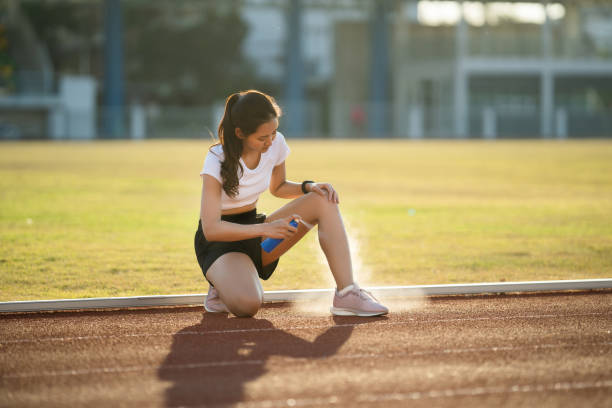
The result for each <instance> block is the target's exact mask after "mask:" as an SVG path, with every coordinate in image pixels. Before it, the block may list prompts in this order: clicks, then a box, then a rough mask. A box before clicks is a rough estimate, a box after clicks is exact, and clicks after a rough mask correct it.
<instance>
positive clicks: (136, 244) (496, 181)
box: [0, 140, 612, 301]
mask: <svg viewBox="0 0 612 408" xmlns="http://www.w3.org/2000/svg"><path fill="white" fill-rule="evenodd" d="M209 144H210V143H209V142H208V141H146V142H131V141H117V142H111V141H100V142H91V143H64V142H62V143H51V142H48V143H44V142H41V143H2V144H0V243H1V247H0V270H1V272H0V300H2V301H7V300H27V299H51V298H80V297H98V296H132V295H154V294H176V293H203V292H205V291H206V290H207V284H206V282H205V280H204V279H203V277H202V274H201V272H200V270H199V267H198V265H197V262H196V259H195V255H194V252H193V234H194V231H195V227H196V223H197V219H198V214H199V201H200V189H201V181H200V177H199V171H200V168H201V165H202V162H203V159H204V156H205V153H206V151H207V148H208V145H209ZM289 144H290V146H291V148H292V154H291V155H290V156H289V159H288V160H287V175H288V178H289V179H290V180H294V181H301V180H304V179H313V180H318V181H329V182H331V183H332V184H334V186H335V187H336V189H337V190H338V191H339V193H340V206H341V210H342V212H343V216H344V219H345V224H346V226H347V231H348V233H349V235H350V237H351V245H352V248H353V257H354V264H355V269H356V274H357V275H358V277H359V279H360V281H361V282H362V283H363V284H367V285H413V284H438V283H453V282H462V283H468V282H483V281H522V280H549V279H580V278H610V277H612V141H603V140H600V141H564V142H557V141H496V142H485V141H418V142H412V141H400V140H396V141H375V140H367V141H363V140H362V141H356V140H355V141H346V140H342V141H312V140H309V141H300V140H289ZM283 203H284V201H283V200H280V199H276V198H273V197H271V196H270V195H269V193H266V194H265V195H263V196H262V198H261V200H260V202H259V205H258V209H259V210H260V211H262V212H266V213H271V212H272V211H274V210H275V209H276V208H278V207H280V206H281V205H283ZM322 260H323V256H322V254H321V251H320V249H319V248H318V242H317V238H316V231H313V232H311V233H310V234H309V235H307V236H306V238H305V239H304V240H303V241H302V242H300V243H299V244H298V245H297V246H296V247H295V248H294V249H293V250H292V251H290V252H289V253H288V254H287V255H285V256H284V257H283V259H282V260H281V263H280V266H279V268H278V269H277V271H276V272H275V275H273V277H272V278H271V279H270V280H269V281H267V282H265V283H264V288H265V289H266V290H275V289H305V288H316V287H330V286H331V285H332V280H331V278H330V273H329V271H328V269H327V266H326V265H325V264H324V263H323V262H322Z"/></svg>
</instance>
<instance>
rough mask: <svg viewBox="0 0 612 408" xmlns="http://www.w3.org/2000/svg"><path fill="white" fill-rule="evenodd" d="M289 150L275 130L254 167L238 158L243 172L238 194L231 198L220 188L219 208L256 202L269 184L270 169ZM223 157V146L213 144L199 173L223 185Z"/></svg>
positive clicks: (286, 154) (283, 138)
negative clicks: (269, 143)
mask: <svg viewBox="0 0 612 408" xmlns="http://www.w3.org/2000/svg"><path fill="white" fill-rule="evenodd" d="M290 151H291V150H290V149H289V146H287V142H285V137H284V136H283V135H282V133H280V132H276V137H275V138H274V141H273V142H272V145H270V147H269V148H268V150H267V151H266V152H265V153H262V154H261V158H260V159H259V164H258V165H257V167H256V168H254V169H249V168H248V167H247V166H246V164H244V161H243V160H242V158H240V164H241V165H242V168H243V170H244V173H243V174H242V176H241V177H240V179H239V184H238V195H237V196H236V197H234V198H231V197H229V196H228V195H227V194H226V193H225V190H223V189H221V210H229V209H231V208H238V207H243V206H245V205H248V204H253V203H254V202H256V201H257V200H258V199H259V195H260V194H261V193H263V192H264V191H266V190H267V189H268V187H269V186H270V178H271V177H272V170H273V169H274V167H275V166H278V165H279V164H281V163H282V162H284V161H285V159H286V158H287V156H288V155H289V152H290ZM224 159H225V155H224V154H223V146H221V145H220V144H218V145H216V146H213V147H212V148H211V149H210V151H209V152H208V154H207V155H206V159H205V160H204V167H203V168H202V171H201V172H200V175H201V176H204V174H210V175H211V176H213V177H214V178H216V179H217V180H219V183H221V185H223V178H222V177H221V163H222V162H223V160H224ZM238 175H240V168H238Z"/></svg>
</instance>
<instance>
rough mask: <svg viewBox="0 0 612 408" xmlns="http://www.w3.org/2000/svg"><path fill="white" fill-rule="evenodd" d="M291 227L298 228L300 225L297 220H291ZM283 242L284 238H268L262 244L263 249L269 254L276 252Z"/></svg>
mask: <svg viewBox="0 0 612 408" xmlns="http://www.w3.org/2000/svg"><path fill="white" fill-rule="evenodd" d="M289 225H291V226H293V227H295V228H297V226H298V223H297V221H296V220H291V222H290V223H289ZM282 241H283V239H282V238H266V239H264V240H263V241H262V243H261V247H262V248H263V250H264V251H266V252H267V253H270V252H272V251H273V250H274V248H276V247H277V246H278V244H280V243H281V242H282Z"/></svg>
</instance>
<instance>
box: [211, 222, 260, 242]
mask: <svg viewBox="0 0 612 408" xmlns="http://www.w3.org/2000/svg"><path fill="white" fill-rule="evenodd" d="M262 227H263V224H236V223H233V222H227V221H222V220H219V221H217V222H214V223H211V224H210V225H206V224H205V223H204V220H202V228H203V231H204V236H205V238H206V240H207V241H222V242H229V241H242V240H243V239H251V238H256V237H261V236H262V235H263V231H262Z"/></svg>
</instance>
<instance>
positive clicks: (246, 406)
mask: <svg viewBox="0 0 612 408" xmlns="http://www.w3.org/2000/svg"><path fill="white" fill-rule="evenodd" d="M610 387H612V379H610V380H600V381H581V382H577V381H576V382H558V383H551V384H526V385H518V384H517V385H509V386H492V387H472V388H451V389H446V390H432V391H412V392H406V393H391V394H360V395H357V396H356V398H354V399H349V398H346V397H345V396H336V395H331V396H328V397H318V398H287V399H282V400H267V401H266V400H264V401H252V402H239V403H232V404H218V405H213V406H211V405H189V406H186V405H181V407H185V408H196V407H204V406H206V407H213V408H221V407H232V408H284V407H307V406H329V405H342V406H354V405H356V404H362V403H370V404H371V403H385V402H403V401H409V400H413V401H414V400H423V399H433V398H454V397H465V396H469V397H474V396H481V395H490V394H515V393H532V392H533V393H537V392H555V391H578V390H589V389H597V388H610ZM172 408H178V407H172Z"/></svg>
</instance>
